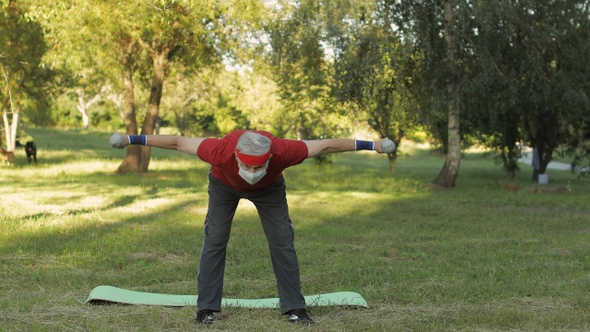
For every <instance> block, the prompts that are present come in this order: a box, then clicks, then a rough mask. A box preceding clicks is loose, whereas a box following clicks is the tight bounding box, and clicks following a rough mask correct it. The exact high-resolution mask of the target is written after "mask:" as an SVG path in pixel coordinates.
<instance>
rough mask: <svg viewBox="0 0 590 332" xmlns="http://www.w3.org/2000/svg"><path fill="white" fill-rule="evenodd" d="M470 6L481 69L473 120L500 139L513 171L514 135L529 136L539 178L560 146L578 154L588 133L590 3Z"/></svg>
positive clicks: (477, 69) (509, 2)
mask: <svg viewBox="0 0 590 332" xmlns="http://www.w3.org/2000/svg"><path fill="white" fill-rule="evenodd" d="M472 8H473V14H472V17H473V20H472V21H473V22H474V23H473V25H472V26H471V31H472V34H471V35H472V36H471V42H472V45H474V47H473V48H474V59H476V60H477V62H478V63H476V62H473V64H472V65H471V66H472V67H473V68H474V69H473V71H474V72H478V73H479V74H478V75H476V77H475V79H474V80H473V82H474V84H473V86H474V88H473V89H471V91H472V92H473V94H472V96H473V98H472V99H471V100H472V101H473V102H472V103H471V107H472V108H473V109H479V110H480V111H479V112H474V113H473V116H472V117H471V123H472V124H474V125H475V127H476V128H478V129H479V131H480V132H482V133H486V134H487V135H489V136H491V137H494V138H495V139H494V140H493V142H491V144H492V146H494V147H495V148H497V149H499V150H500V151H501V152H502V154H501V155H502V159H503V161H504V164H505V166H506V168H507V169H508V170H509V171H510V172H514V171H515V170H516V168H517V165H516V162H515V155H514V143H515V141H517V140H518V139H524V140H525V141H528V142H530V143H531V144H532V146H533V147H534V148H535V150H536V152H538V156H539V163H538V165H536V167H534V168H533V174H532V179H533V181H537V177H538V174H540V173H544V172H545V169H546V167H547V164H548V163H549V161H550V160H551V158H552V156H553V154H554V152H555V151H556V149H557V148H558V146H560V145H562V144H565V145H566V146H567V147H568V149H569V150H570V151H571V152H572V153H573V152H574V151H575V150H576V149H577V148H578V147H581V146H583V145H584V141H585V139H584V138H583V137H584V134H583V133H584V132H588V117H589V116H588V114H590V112H589V111H590V102H589V97H588V96H589V95H590V89H589V83H588V79H587V78H588V74H589V71H588V68H587V66H586V65H585V59H588V58H589V57H590V48H589V46H588V45H589V44H590V36H589V33H588V31H589V30H588V27H589V21H590V13H589V12H588V11H589V8H588V6H587V4H586V3H585V2H584V1H565V0H564V1H561V0H560V1H551V2H537V1H513V0H504V1H496V2H493V3H490V2H474V3H473V6H472ZM477 106H479V107H477ZM476 118H479V119H480V120H479V121H477V120H476ZM482 120H483V121H482Z"/></svg>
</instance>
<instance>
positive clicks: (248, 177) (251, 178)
mask: <svg viewBox="0 0 590 332" xmlns="http://www.w3.org/2000/svg"><path fill="white" fill-rule="evenodd" d="M239 169H240V172H239V174H240V176H241V177H242V179H244V180H245V181H246V182H248V183H249V184H255V183H256V182H258V181H260V179H262V178H263V177H264V176H265V175H266V168H263V169H261V170H259V171H258V172H254V173H252V172H248V171H245V170H243V169H242V168H241V167H239Z"/></svg>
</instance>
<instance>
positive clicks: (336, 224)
mask: <svg viewBox="0 0 590 332" xmlns="http://www.w3.org/2000/svg"><path fill="white" fill-rule="evenodd" d="M30 132H31V134H32V135H33V136H34V137H35V140H36V142H37V143H38V146H39V147H40V154H39V155H40V163H39V164H37V165H30V166H29V165H27V164H26V161H23V160H24V152H22V151H21V152H19V154H18V155H17V163H18V165H17V167H13V168H8V167H6V166H2V165H0V169H1V172H0V181H1V182H2V183H3V185H2V186H0V193H1V195H2V197H3V198H4V201H3V204H2V206H0V262H2V264H0V275H2V277H3V278H2V283H0V293H1V294H3V296H1V297H0V312H2V319H0V330H7V331H13V330H17V331H18V330H27V331H30V330H34V331H53V330H92V331H112V330H126V331H128V330H134V331H135V330H141V331H163V330H171V331H186V330H194V329H195V325H194V309H195V308H193V307H187V308H182V309H171V308H163V307H152V306H108V305H106V306H100V305H89V304H85V303H84V301H85V299H86V298H87V296H88V294H89V292H90V291H91V290H92V288H93V287H95V286H98V285H105V284H106V285H113V286H118V287H125V288H129V289H133V290H138V291H148V292H160V293H168V294H195V291H196V286H195V285H196V275H197V269H198V260H199V254H200V248H201V245H202V239H203V222H204V218H205V214H206V209H207V194H206V190H207V173H208V167H207V165H206V164H204V163H202V162H200V161H198V160H197V159H195V158H194V157H190V156H188V155H183V154H179V153H177V152H173V151H166V150H155V151H154V152H153V154H154V156H153V157H154V158H153V161H152V163H153V169H152V172H150V173H149V174H147V175H142V176H138V175H133V174H128V175H115V174H114V169H116V167H117V164H118V159H119V158H120V157H121V156H122V155H123V153H124V152H123V151H121V150H116V149H112V148H110V147H109V146H108V137H109V135H110V133H108V132H96V131H92V130H90V131H82V130H67V131H59V130H48V129H42V128H35V129H31V130H30ZM407 151H408V153H407V154H404V155H403V156H400V160H399V163H398V166H397V172H396V174H395V175H391V174H389V173H388V170H387V169H388V166H387V162H386V158H385V157H384V156H382V155H377V154H373V153H369V152H356V153H344V154H339V155H338V156H337V158H335V160H334V162H333V164H332V165H331V166H330V167H326V168H322V169H318V168H317V167H316V165H315V164H314V162H313V161H311V160H310V161H306V162H304V163H303V164H302V165H299V166H296V167H293V168H290V169H288V170H287V171H286V172H285V177H286V180H287V186H288V195H289V197H288V198H289V202H290V214H291V218H292V219H293V224H294V227H295V228H296V235H297V239H296V241H297V243H296V245H297V249H298V255H299V262H300V265H301V276H302V287H303V292H304V293H305V294H306V295H307V294H316V293H324V292H331V291H341V290H351V291H357V292H359V293H361V294H362V295H363V296H364V297H365V298H366V299H367V301H368V303H369V305H370V307H369V308H368V309H364V308H363V309H357V308H346V307H340V306H335V307H326V308H318V307H313V306H312V307H311V308H310V311H311V315H312V317H313V318H314V319H315V320H316V321H317V322H318V325H317V326H316V327H314V330H319V331H388V330H391V329H392V328H393V329H394V330H407V331H433V330H436V331H458V330H461V331H482V330H588V328H589V327H590V318H589V317H590V311H589V308H590V296H589V294H588V292H584V291H580V290H581V289H585V288H586V287H587V286H589V280H588V270H589V269H590V257H589V255H588V252H590V232H589V228H588V222H587V220H588V217H587V216H588V215H589V213H590V211H589V209H588V204H587V201H588V199H587V198H588V195H589V194H590V182H588V180H589V179H587V178H586V179H581V180H576V178H575V176H574V175H572V174H571V173H569V172H563V171H550V179H551V181H550V184H549V185H546V186H539V185H531V184H528V183H529V181H528V177H523V176H518V177H517V179H516V180H514V181H513V180H510V181H508V183H509V184H515V183H517V184H520V185H522V187H521V190H520V191H519V192H511V191H507V190H505V174H504V173H503V171H502V170H501V168H499V167H496V166H495V165H494V164H493V162H492V160H490V159H489V158H482V157H481V156H478V155H472V154H467V155H466V156H465V159H464V161H463V162H462V170H461V171H462V174H463V175H464V176H462V177H460V178H459V179H458V183H457V186H458V188H460V190H444V191H437V190H431V189H428V188H427V187H425V186H424V184H425V183H426V182H428V181H429V180H430V179H431V178H432V175H433V174H435V173H436V172H438V170H439V169H440V164H441V163H442V160H441V159H440V158H439V157H437V156H436V155H434V154H432V153H431V152H430V151H424V150H420V149H415V150H410V145H408V150H407ZM515 181H518V182H515ZM525 184H526V185H525ZM224 286H225V287H224V296H226V297H232V298H248V299H256V298H263V297H276V296H277V295H276V283H275V279H274V276H273V274H272V266H271V263H270V259H269V257H268V248H267V244H266V239H265V237H264V234H263V231H262V228H261V227H260V222H259V220H258V217H257V215H256V210H255V208H254V207H253V206H252V205H251V204H248V203H246V202H243V203H241V204H240V207H239V208H238V211H237V213H236V218H235V221H234V223H233V229H232V238H231V241H230V243H229V246H228V252H227V265H226V274H225V285H224ZM539 313H542V314H539ZM218 317H219V321H217V322H216V323H215V325H213V326H212V327H211V328H212V329H215V330H227V331H234V330H240V331H261V330H266V331H293V326H290V325H288V324H287V323H286V322H285V317H282V316H281V315H280V314H279V313H278V311H277V310H274V309H261V310H258V309H257V310H251V309H243V308H223V311H222V313H221V314H220V315H218ZM253 317H255V319H253Z"/></svg>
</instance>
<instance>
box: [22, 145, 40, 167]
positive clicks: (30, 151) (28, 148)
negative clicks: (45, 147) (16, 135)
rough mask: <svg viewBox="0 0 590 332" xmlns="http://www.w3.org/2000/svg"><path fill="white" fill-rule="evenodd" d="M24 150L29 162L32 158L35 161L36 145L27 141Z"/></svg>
mask: <svg viewBox="0 0 590 332" xmlns="http://www.w3.org/2000/svg"><path fill="white" fill-rule="evenodd" d="M25 152H26V153H27V160H28V161H29V164H30V163H31V161H32V160H34V161H35V163H36V162H37V145H35V142H27V144H25Z"/></svg>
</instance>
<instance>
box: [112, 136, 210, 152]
mask: <svg viewBox="0 0 590 332" xmlns="http://www.w3.org/2000/svg"><path fill="white" fill-rule="evenodd" d="M203 140H204V138H201V137H184V136H168V135H121V134H119V133H115V134H113V136H111V138H110V139H109V143H110V144H111V146H112V147H114V148H118V149H122V148H124V147H127V146H129V145H131V144H133V145H146V146H151V147H154V148H162V149H168V150H178V151H181V152H185V153H188V154H191V155H194V156H196V155H197V149H198V148H199V145H201V142H203Z"/></svg>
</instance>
